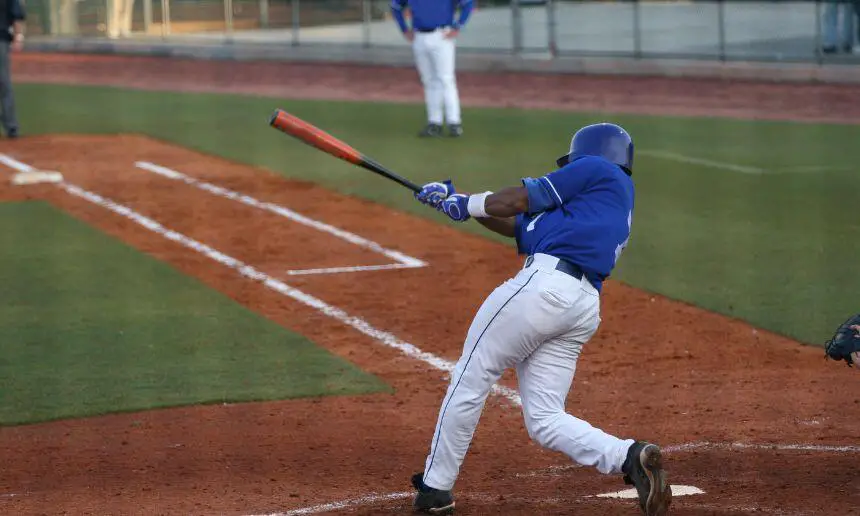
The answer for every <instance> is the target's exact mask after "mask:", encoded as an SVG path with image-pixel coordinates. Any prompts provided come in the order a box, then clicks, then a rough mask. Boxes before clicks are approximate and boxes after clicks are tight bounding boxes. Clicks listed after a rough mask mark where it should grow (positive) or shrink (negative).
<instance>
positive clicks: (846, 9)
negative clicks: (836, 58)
mask: <svg viewBox="0 0 860 516" xmlns="http://www.w3.org/2000/svg"><path fill="white" fill-rule="evenodd" d="M857 15H860V0H827V1H826V3H825V4H824V13H823V14H822V16H821V22H822V25H823V27H822V30H821V33H822V42H821V52H823V53H825V54H836V53H838V52H844V53H846V54H850V53H852V52H853V50H854V35H855V34H854V28H855V27H856V25H857V20H856V16H857ZM840 16H841V17H842V30H841V31H840V30H839V28H840V24H839V21H840V20H839V18H840Z"/></svg>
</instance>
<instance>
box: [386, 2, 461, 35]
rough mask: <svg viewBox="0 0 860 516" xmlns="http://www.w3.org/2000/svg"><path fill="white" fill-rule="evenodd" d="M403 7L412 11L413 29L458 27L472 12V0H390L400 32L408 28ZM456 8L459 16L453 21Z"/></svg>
mask: <svg viewBox="0 0 860 516" xmlns="http://www.w3.org/2000/svg"><path fill="white" fill-rule="evenodd" d="M404 7H409V10H410V11H411V12H412V28H413V29H414V30H418V31H421V30H433V29H436V28H439V27H454V28H456V29H459V28H461V27H463V26H464V25H465V24H466V20H468V19H469V15H470V14H471V13H472V0H391V14H392V16H394V20H395V21H396V22H397V25H398V26H400V30H401V32H406V31H407V30H409V27H408V26H407V25H406V20H405V19H404V17H403V8H404ZM457 8H459V9H460V16H459V17H458V18H457V20H456V21H454V15H455V14H456V11H457Z"/></svg>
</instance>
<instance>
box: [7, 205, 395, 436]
mask: <svg viewBox="0 0 860 516" xmlns="http://www.w3.org/2000/svg"><path fill="white" fill-rule="evenodd" d="M0 285H2V296H0V328H2V329H3V338H2V353H0V425H12V424H23V423H33V422H38V421H47V420H53V419H60V418H70V417H81V416H91V415H96V414H104V413H109V412H124V411H134V410H143V409H150V408H156V407H169V406H178V405H190V404H197V403H216V402H238V401H251V400H273V399H284V398H297V397H303V396H323V395H332V394H356V393H368V392H374V391H380V390H388V387H387V386H386V385H385V384H383V383H382V382H381V381H380V380H379V379H377V378H376V377H373V376H371V375H368V374H366V373H364V372H362V371H361V370H359V369H358V368H356V367H354V366H353V365H352V364H350V363H348V362H346V361H344V360H342V359H340V358H339V357H336V356H333V355H331V354H330V353H328V352H326V351H325V350H323V349H322V348H319V347H317V346H315V345H314V344H312V343H311V342H309V341H308V340H306V339H305V338H303V337H301V336H299V335H296V334H294V333H291V332H288V331H286V330H285V329H283V328H282V327H280V326H278V325H277V324H275V323H274V322H272V321H269V320H267V319H264V318H262V317H260V316H259V315H257V314H255V313H253V312H252V311H250V310H248V309H246V308H245V307H243V306H242V305H240V304H238V303H236V302H234V301H233V300H231V299H229V298H227V297H226V296H224V295H222V294H220V293H219V292H217V291H215V290H212V289H210V288H208V287H207V286H205V285H203V284H202V283H200V282H198V281H197V280H195V279H193V278H191V277H189V276H186V275H184V274H182V273H180V272H179V271H177V270H175V269H173V268H171V267H169V266H168V265H166V264H165V263H163V262H160V261H158V260H156V259H154V258H152V257H150V256H148V255H144V254H142V253H140V252H138V251H136V250H134V249H133V248H131V247H129V246H126V245H124V244H123V243H121V242H119V241H117V240H114V239H112V238H110V237H108V236H106V235H105V234H103V233H101V232H99V231H97V230H96V229H94V228H92V227H90V226H88V225H87V224H85V223H83V222H81V221H78V220H77V219H74V218H72V217H70V216H68V215H65V214H64V213H62V212H61V211H59V210H57V209H55V208H54V207H52V206H50V205H48V204H45V203H42V202H26V203H0Z"/></svg>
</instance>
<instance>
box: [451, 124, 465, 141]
mask: <svg viewBox="0 0 860 516" xmlns="http://www.w3.org/2000/svg"><path fill="white" fill-rule="evenodd" d="M448 136H451V137H452V138H459V137H460V136H463V126H462V125H460V124H451V125H449V126H448Z"/></svg>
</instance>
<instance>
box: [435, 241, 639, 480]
mask: <svg viewBox="0 0 860 516" xmlns="http://www.w3.org/2000/svg"><path fill="white" fill-rule="evenodd" d="M529 262H531V263H529ZM557 263H558V258H555V257H553V256H549V255H546V254H536V255H534V257H533V259H532V260H527V261H526V264H525V266H524V267H523V269H522V270H520V271H519V272H518V273H517V275H516V276H514V277H513V278H511V279H509V280H507V281H505V282H504V283H502V284H501V285H500V286H498V287H497V288H496V289H495V290H494V291H493V292H492V293H491V294H490V295H489V296H488V297H487V299H486V300H485V301H484V303H483V304H482V305H481V308H480V309H479V310H478V313H477V314H476V315H475V319H474V320H473V321H472V325H471V327H470V328H469V331H468V334H467V336H466V342H465V344H464V346H463V355H462V356H461V357H460V360H459V361H458V362H457V366H456V367H455V368H454V371H453V373H452V375H451V383H450V385H449V386H448V392H447V394H446V395H445V398H444V400H443V401H442V407H441V409H440V412H439V416H438V418H437V422H436V431H435V433H434V436H433V441H432V445H431V448H430V454H429V455H428V456H427V461H426V463H425V469H424V483H425V484H427V485H428V486H430V487H433V488H436V489H443V490H450V489H452V488H453V486H454V481H455V480H456V478H457V476H458V474H459V470H460V465H461V464H462V463H463V458H464V457H465V455H466V451H467V450H468V448H469V444H470V443H471V441H472V437H473V435H474V432H475V428H476V426H477V424H478V420H479V419H480V416H481V412H482V410H483V408H484V402H485V401H486V399H487V395H488V394H489V392H490V388H491V387H492V386H493V385H494V384H495V383H496V382H497V381H498V380H499V378H500V377H501V375H502V373H503V372H504V370H505V369H507V368H509V367H516V370H517V379H518V382H519V390H520V396H521V397H522V402H523V415H524V417H525V425H526V429H527V430H528V434H529V436H530V437H531V438H532V439H534V440H535V441H536V442H537V443H538V444H540V445H541V446H543V447H546V448H549V449H551V450H555V451H559V452H562V453H564V454H566V455H567V456H568V457H570V458H571V459H573V460H574V461H576V462H577V463H579V464H582V465H585V466H596V467H597V469H598V471H600V472H601V473H606V474H609V473H620V472H621V467H622V465H623V464H624V460H625V459H626V457H627V450H628V448H629V447H630V446H631V445H632V444H633V443H634V441H633V440H629V439H628V440H622V439H619V438H617V437H614V436H612V435H609V434H607V433H605V432H603V431H602V430H599V429H597V428H595V427H593V426H591V425H590V424H589V423H587V422H585V421H582V420H580V419H577V418H575V417H573V416H571V415H570V414H567V413H565V411H564V403H565V399H566V398H567V393H568V391H569V390H570V386H571V383H572V382H573V376H574V373H575V372H576V361H577V359H578V358H579V353H580V351H581V350H582V345H583V344H585V343H586V342H587V341H588V340H589V339H590V338H591V337H592V336H593V335H594V333H595V332H596V331H597V327H598V326H599V324H600V296H599V294H598V292H597V290H596V289H595V288H594V286H592V285H591V283H590V282H589V281H588V280H587V279H586V278H584V277H583V279H582V280H577V279H576V278H574V277H572V276H569V275H567V274H565V273H563V272H561V271H557V270H555V266H556V264H557Z"/></svg>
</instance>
